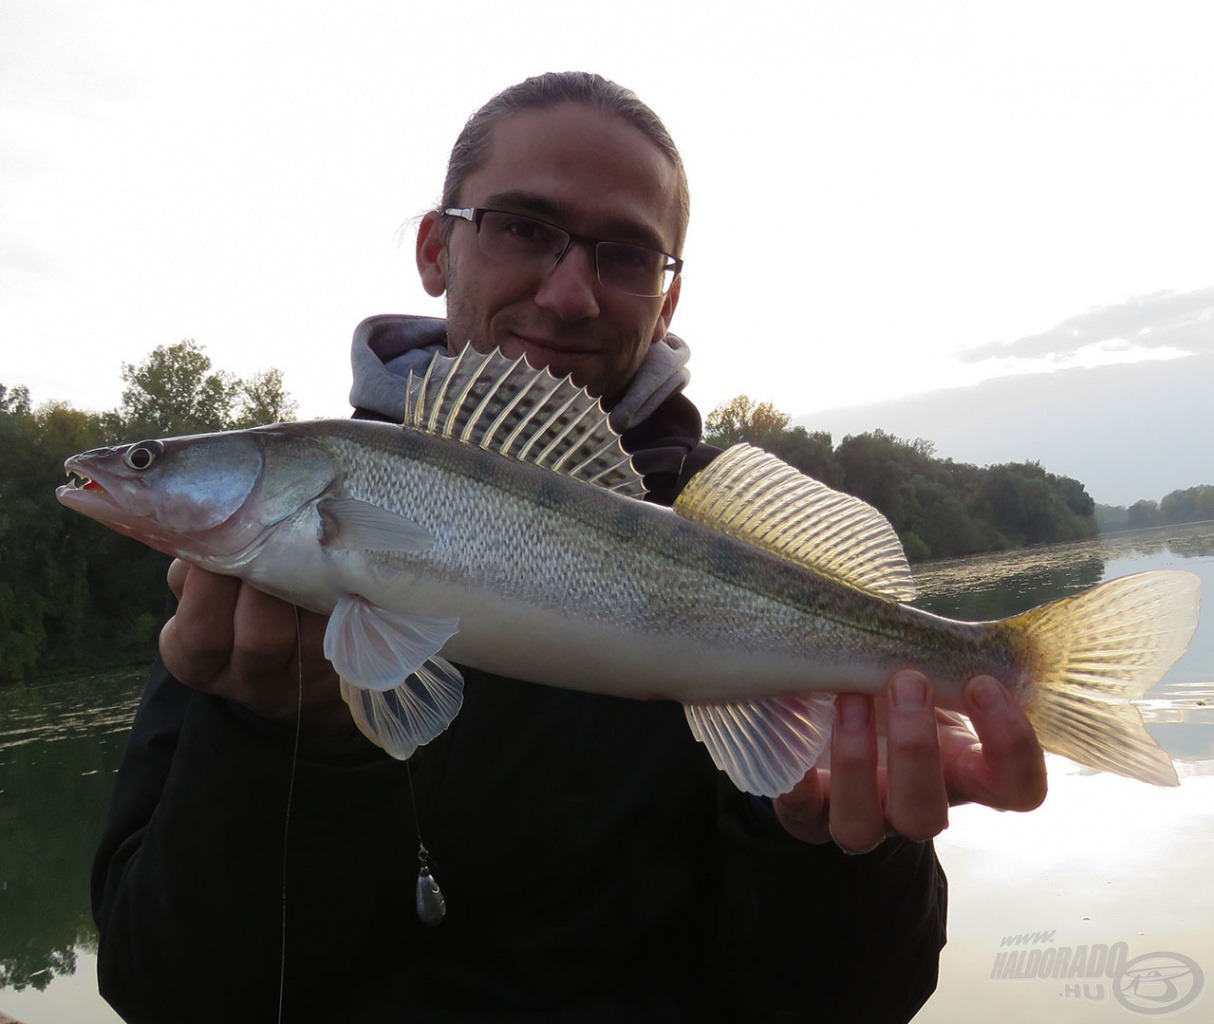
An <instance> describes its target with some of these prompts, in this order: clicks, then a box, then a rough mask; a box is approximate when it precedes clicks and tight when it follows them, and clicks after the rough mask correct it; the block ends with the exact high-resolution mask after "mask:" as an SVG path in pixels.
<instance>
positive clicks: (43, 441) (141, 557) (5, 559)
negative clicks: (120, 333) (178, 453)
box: [0, 340, 295, 680]
mask: <svg viewBox="0 0 1214 1024" xmlns="http://www.w3.org/2000/svg"><path fill="white" fill-rule="evenodd" d="M122 377H123V380H124V381H125V382H126V388H125V390H124V392H123V396H122V406H121V408H119V409H115V410H112V411H110V412H106V413H94V412H85V411H83V410H80V409H75V408H72V407H71V406H70V405H66V404H64V403H48V404H46V405H43V406H40V407H38V408H37V409H34V408H32V404H31V401H30V395H29V391H28V389H26V388H23V387H6V386H5V385H0V680H2V679H8V678H22V677H23V676H25V675H27V674H29V673H30V672H31V671H34V670H36V669H39V668H41V669H48V668H55V667H63V668H66V667H69V666H76V665H81V664H89V665H96V664H99V663H109V664H115V663H118V662H121V661H124V660H132V659H138V660H140V661H143V660H145V659H147V658H148V657H150V655H151V652H152V650H153V649H154V646H155V639H156V633H157V630H158V629H159V625H160V621H161V618H162V614H163V605H164V571H165V567H166V565H167V562H168V560H167V558H166V556H164V555H162V554H160V553H159V552H155V551H152V550H151V549H150V548H147V547H144V546H143V545H142V544H139V543H138V542H136V541H133V540H131V539H130V538H129V537H125V536H122V535H119V534H118V533H115V532H114V531H112V530H109V529H106V528H105V527H104V526H102V525H101V524H99V523H95V522H93V521H92V520H90V519H87V518H85V517H84V516H80V515H77V514H76V513H73V512H70V511H68V510H67V509H66V508H64V507H63V506H61V505H60V504H59V503H58V502H57V501H56V500H55V487H56V486H57V485H58V484H60V483H62V482H63V480H64V477H63V470H62V466H63V460H64V459H65V458H66V457H67V456H69V455H73V454H75V453H77V452H82V451H87V450H88V449H90V448H97V447H99V446H101V445H107V444H115V443H119V442H124V441H134V440H137V439H139V438H142V437H149V436H152V437H155V436H169V435H178V434H193V433H199V432H203V431H210V430H225V429H229V428H233V427H245V426H254V425H256V424H258V423H262V422H272V421H277V420H282V419H286V418H289V417H290V416H292V415H293V414H294V410H295V403H294V402H293V401H292V400H291V398H290V396H289V395H288V394H287V392H286V388H285V387H284V385H283V380H282V374H281V373H280V372H279V371H278V370H267V371H265V372H263V373H259V374H256V375H254V376H253V377H252V378H251V379H250V380H248V381H243V380H241V379H240V378H238V377H235V376H233V375H231V374H228V373H224V372H223V371H218V370H214V369H213V368H212V366H211V361H210V359H209V358H208V357H207V356H206V354H205V353H204V352H203V351H202V349H201V347H200V346H198V345H197V344H195V343H194V342H193V341H189V340H187V341H182V342H179V343H178V344H176V345H168V346H162V347H160V348H158V349H156V350H155V351H154V352H152V353H151V354H150V355H149V356H148V358H147V359H146V360H144V362H142V363H140V364H139V365H131V364H126V365H124V366H123V369H122Z"/></svg>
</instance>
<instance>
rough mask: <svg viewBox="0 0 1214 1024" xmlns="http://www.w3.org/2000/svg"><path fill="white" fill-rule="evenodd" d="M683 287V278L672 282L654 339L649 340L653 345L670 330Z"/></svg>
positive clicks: (659, 316)
mask: <svg viewBox="0 0 1214 1024" xmlns="http://www.w3.org/2000/svg"><path fill="white" fill-rule="evenodd" d="M682 286H683V278H682V277H676V278H675V279H674V281H672V282H671V285H670V291H668V292H667V293H666V298H665V300H664V301H663V302H662V312H660V313H659V314H658V322H657V323H656V324H655V325H654V328H653V337H652V338H650V339H649V340H650V343H651V344H652V343H653V342H655V341H661V340H662V339H663V338H664V337H666V333H667V332H668V331H669V330H670V320H671V318H672V317H673V316H674V307H675V306H677V305H678V304H679V289H680V288H681V287H682Z"/></svg>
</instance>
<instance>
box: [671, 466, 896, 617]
mask: <svg viewBox="0 0 1214 1024" xmlns="http://www.w3.org/2000/svg"><path fill="white" fill-rule="evenodd" d="M674 510H675V511H676V512H677V513H679V515H681V516H684V517H685V518H687V519H693V520H696V521H697V522H701V523H704V524H706V525H708V526H711V527H713V528H714V529H716V530H719V531H721V532H723V533H728V534H730V535H731V536H733V537H736V538H738V539H739V540H743V541H745V542H747V543H748V544H753V545H755V546H756V547H760V548H763V549H764V550H766V551H769V552H771V553H772V554H774V555H777V556H779V557H780V558H783V559H786V560H787V561H790V562H796V563H797V564H798V565H802V566H804V567H805V568H808V569H812V570H813V571H814V572H817V573H819V574H823V575H826V576H831V577H833V578H834V579H837V580H839V581H841V582H843V583H847V584H849V585H850V586H853V587H858V588H860V589H861V590H867V591H870V592H872V593H875V594H879V595H881V596H882V597H888V598H892V599H893V600H895V601H910V600H913V598H914V596H915V581H914V578H913V577H912V575H911V570H910V565H909V564H908V563H907V561H906V555H905V553H904V552H903V550H902V543H901V542H900V541H899V540H898V535H897V533H896V532H895V531H894V528H893V527H892V526H891V525H890V524H889V520H887V519H886V518H885V516H883V515H882V514H881V513H880V512H878V511H877V510H876V509H875V508H873V507H872V506H871V505H869V504H868V503H867V502H864V501H861V500H860V499H859V498H856V497H853V496H852V495H850V494H844V493H842V492H841V491H836V490H834V489H833V488H830V487H827V486H826V484H824V483H821V482H820V481H818V480H815V479H814V478H813V477H809V476H806V475H805V474H804V473H802V472H800V471H799V470H796V469H794V468H793V467H792V466H790V465H788V463H786V462H783V461H782V460H780V459H778V458H776V457H775V456H774V455H772V454H770V453H768V452H765V451H763V450H762V449H760V448H753V447H751V446H750V445H748V444H736V445H734V446H733V447H732V448H730V449H729V450H728V451H726V452H725V454H724V455H721V456H719V457H718V458H716V459H714V460H713V461H712V462H711V463H709V464H708V466H707V467H706V468H704V469H702V470H701V471H700V472H699V473H697V474H696V475H695V476H694V477H692V478H691V481H690V482H689V483H688V484H687V486H686V487H685V488H684V489H683V491H682V493H681V494H680V495H679V497H678V498H677V499H676V501H675V503H674Z"/></svg>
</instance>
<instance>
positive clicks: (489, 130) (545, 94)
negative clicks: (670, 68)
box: [442, 71, 691, 256]
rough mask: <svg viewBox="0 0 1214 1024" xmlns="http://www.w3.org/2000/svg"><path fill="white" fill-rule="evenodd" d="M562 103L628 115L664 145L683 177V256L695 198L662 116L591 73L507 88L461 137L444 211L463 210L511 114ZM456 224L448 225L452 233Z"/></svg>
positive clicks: (550, 76)
mask: <svg viewBox="0 0 1214 1024" xmlns="http://www.w3.org/2000/svg"><path fill="white" fill-rule="evenodd" d="M562 103H581V104H584V105H586V106H590V107H595V108H596V109H598V110H601V111H603V112H604V113H609V114H615V115H616V116H617V117H622V118H623V119H624V120H625V121H627V122H628V123H629V124H630V125H632V126H633V127H634V128H636V129H637V130H638V131H639V132H640V133H641V134H642V135H644V136H645V138H647V139H649V141H650V142H652V143H653V144H654V145H656V146H657V147H658V149H660V150H661V151H662V152H663V153H665V154H666V156H667V157H668V158H669V159H670V161H671V163H673V164H674V167H675V172H676V174H677V176H678V190H679V191H678V203H679V214H678V224H677V225H676V236H675V251H674V255H676V256H680V255H682V251H681V250H682V248H683V240H684V238H685V237H686V235H687V221H688V218H689V217H690V215H691V197H690V193H689V192H688V189H687V172H686V171H684V169H683V159H682V157H680V156H679V151H678V149H677V148H676V146H675V144H674V140H673V139H672V138H671V137H670V132H668V131H667V130H666V126H665V125H664V124H662V121H661V118H659V117H658V115H657V114H655V113H654V112H653V111H652V110H650V109H649V107H648V106H646V105H645V104H644V103H642V102H641V100H640V99H638V97H637V95H636V93H634V92H633V91H632V90H631V89H625V88H624V87H623V86H622V85H617V84H616V83H615V82H612V81H609V80H608V79H606V78H604V77H603V76H602V75H595V74H591V73H590V72H588V71H549V72H547V73H546V74H543V75H536V76H535V77H534V78H528V79H527V80H526V81H525V82H519V83H518V84H517V85H512V86H510V87H509V88H508V89H503V90H502V91H501V92H499V93H498V94H497V95H496V96H494V97H493V99H491V100H490V101H489V102H488V103H486V104H485V105H484V106H483V107H481V108H480V110H478V111H477V112H476V113H475V114H473V115H472V116H471V117H470V118H468V123H467V124H465V125H464V130H463V131H461V132H460V133H459V138H458V139H456V140H455V145H454V146H453V147H452V149H451V159H450V160H449V161H448V162H447V177H446V180H445V181H444V182H443V200H442V205H443V207H444V208H447V207H452V206H458V205H459V194H460V190H461V189H462V188H463V187H464V182H465V181H467V180H468V177H469V175H471V174H473V173H475V172H476V171H477V170H478V169H479V168H480V167H481V166H482V165H483V164H484V163H485V161H486V160H487V159H488V158H489V147H490V145H491V144H492V140H493V129H494V128H495V127H497V123H498V122H499V121H501V120H502V119H503V118H505V117H508V116H509V115H510V114H514V113H517V112H519V111H521V110H544V109H546V108H548V107H555V106H559V105H560V104H562ZM450 229H451V224H450V222H448V224H447V231H450Z"/></svg>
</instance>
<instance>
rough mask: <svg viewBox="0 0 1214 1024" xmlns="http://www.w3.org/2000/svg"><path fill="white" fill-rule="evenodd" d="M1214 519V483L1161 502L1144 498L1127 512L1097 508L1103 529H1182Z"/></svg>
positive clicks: (1177, 492)
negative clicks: (1188, 524) (1181, 526)
mask: <svg viewBox="0 0 1214 1024" xmlns="http://www.w3.org/2000/svg"><path fill="white" fill-rule="evenodd" d="M1211 519H1214V484H1201V485H1200V486H1198V487H1188V488H1185V489H1184V490H1181V491H1172V492H1171V493H1170V494H1166V495H1164V497H1163V500H1162V501H1151V500H1150V499H1149V498H1143V499H1142V500H1141V501H1136V502H1134V504H1133V505H1131V506H1130V507H1129V508H1128V509H1126V508H1120V507H1117V506H1108V505H1100V506H1098V507H1097V520H1098V521H1099V522H1100V528H1101V529H1102V530H1142V529H1147V528H1149V527H1152V526H1179V525H1180V524H1182V523H1204V522H1208V521H1209V520H1211Z"/></svg>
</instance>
